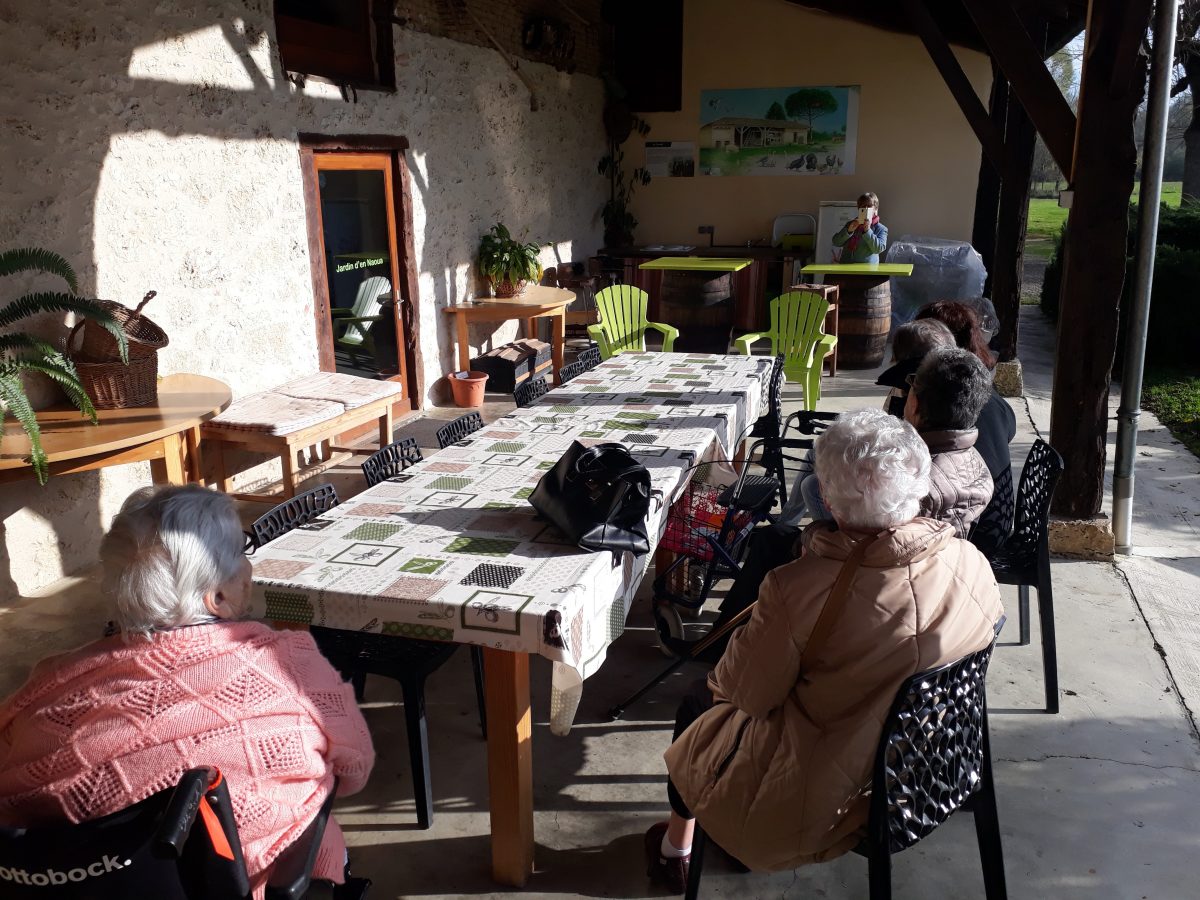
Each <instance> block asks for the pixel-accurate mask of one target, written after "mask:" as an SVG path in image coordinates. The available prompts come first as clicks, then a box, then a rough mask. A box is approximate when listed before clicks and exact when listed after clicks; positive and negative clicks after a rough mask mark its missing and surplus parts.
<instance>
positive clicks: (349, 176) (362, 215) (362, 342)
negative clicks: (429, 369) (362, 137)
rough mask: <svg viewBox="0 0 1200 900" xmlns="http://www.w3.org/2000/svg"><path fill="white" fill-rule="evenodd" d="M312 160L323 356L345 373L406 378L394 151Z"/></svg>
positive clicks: (330, 155) (324, 155)
mask: <svg viewBox="0 0 1200 900" xmlns="http://www.w3.org/2000/svg"><path fill="white" fill-rule="evenodd" d="M314 161H315V165H316V169H317V173H316V174H317V189H318V195H319V198H320V216H321V242H322V248H323V252H324V256H325V259H324V263H325V279H326V286H327V289H328V300H329V303H328V317H329V322H328V325H329V328H328V330H327V332H326V333H327V338H326V340H327V341H328V342H330V343H331V344H332V347H323V348H322V358H323V359H325V360H326V361H328V360H329V358H330V357H331V356H332V359H333V363H334V367H335V368H336V370H337V371H338V372H342V373H345V374H348V375H358V376H361V377H363V378H388V379H398V380H401V381H403V378H401V377H400V376H401V375H402V373H403V372H404V371H405V367H404V357H403V353H404V349H403V348H404V341H403V334H402V333H401V328H402V326H401V323H400V320H399V317H398V316H397V314H396V303H397V299H398V293H397V290H396V286H397V283H398V280H399V270H398V258H397V253H396V227H395V208H394V198H393V193H392V160H391V157H390V156H389V155H388V154H368V153H321V154H316V155H315V156H314ZM330 351H332V352H331V353H330ZM405 393H406V394H407V393H408V392H407V391H406V392H405Z"/></svg>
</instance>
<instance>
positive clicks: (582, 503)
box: [529, 441, 662, 556]
mask: <svg viewBox="0 0 1200 900" xmlns="http://www.w3.org/2000/svg"><path fill="white" fill-rule="evenodd" d="M652 501H657V502H659V503H661V502H662V492H661V491H655V490H653V489H652V488H651V486H650V473H649V472H648V471H646V467H645V466H643V465H642V464H641V463H639V462H638V461H637V460H635V459H634V458H633V456H632V455H631V454H630V453H629V451H628V450H626V449H625V448H624V447H623V446H622V445H620V444H597V445H596V446H594V447H584V446H583V444H581V443H579V442H578V441H574V442H572V444H571V446H570V447H569V448H567V452H566V453H564V454H563V455H562V458H561V459H559V461H558V462H557V463H555V464H554V468H553V469H550V470H549V471H548V472H546V474H545V475H543V476H542V478H541V481H539V482H538V484H537V487H536V488H534V489H533V494H531V495H530V497H529V502H530V504H532V505H533V508H534V509H536V510H537V511H538V514H539V515H540V516H542V517H543V518H544V519H546V520H547V521H549V522H550V524H552V525H553V526H554V527H555V528H557V529H558V530H559V531H561V532H562V533H563V534H564V535H565V536H566V537H567V539H568V540H570V541H572V542H574V543H576V544H578V545H579V546H580V547H582V548H583V549H584V550H611V551H613V552H614V553H619V552H621V551H624V550H628V551H630V552H631V553H635V554H638V555H639V556H640V555H641V554H643V553H646V552H648V551H649V550H650V539H649V538H648V537H647V535H646V517H647V515H648V514H649V512H650V503H651V502H652Z"/></svg>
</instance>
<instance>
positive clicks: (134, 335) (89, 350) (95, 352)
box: [79, 291, 170, 362]
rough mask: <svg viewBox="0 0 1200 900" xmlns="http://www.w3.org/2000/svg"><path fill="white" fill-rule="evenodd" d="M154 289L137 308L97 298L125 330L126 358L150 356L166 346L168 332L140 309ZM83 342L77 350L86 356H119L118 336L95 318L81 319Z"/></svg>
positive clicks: (96, 357) (91, 358)
mask: <svg viewBox="0 0 1200 900" xmlns="http://www.w3.org/2000/svg"><path fill="white" fill-rule="evenodd" d="M157 293H158V292H157V291H148V292H147V293H146V296H145V297H143V298H142V302H141V303H139V304H138V305H137V308H136V309H130V308H129V307H128V306H124V305H122V304H120V303H117V302H116V301H114V300H97V301H96V302H97V303H98V304H100V305H101V306H103V307H104V308H105V309H106V310H108V311H109V312H110V313H112V316H113V318H114V319H116V320H117V323H118V324H119V325H120V326H121V329H122V330H123V331H124V332H125V339H126V340H127V341H128V342H129V359H130V361H132V360H134V359H135V358H137V357H144V356H153V355H154V354H155V353H157V352H158V351H159V350H161V349H162V348H163V347H165V346H167V343H168V342H169V340H170V339H169V338H168V337H167V333H166V332H165V331H163V330H162V329H161V328H159V327H158V326H157V325H155V324H154V323H153V322H151V321H150V320H149V319H148V318H146V317H145V316H143V315H142V309H144V308H145V306H146V304H147V303H149V302H150V301H151V300H153V299H154V297H155V296H156V295H157ZM83 321H84V326H83V346H82V347H80V348H79V352H80V353H81V354H82V355H83V356H85V357H87V358H88V359H89V360H92V361H95V362H101V361H104V360H118V361H119V360H120V359H121V350H120V348H119V347H118V346H117V340H116V338H114V337H113V336H112V335H111V334H109V333H108V332H107V331H106V330H105V329H104V328H103V327H102V326H101V325H100V324H99V323H98V322H94V321H92V320H90V319H84V320H83Z"/></svg>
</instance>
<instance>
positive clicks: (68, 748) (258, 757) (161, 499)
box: [0, 486, 375, 897]
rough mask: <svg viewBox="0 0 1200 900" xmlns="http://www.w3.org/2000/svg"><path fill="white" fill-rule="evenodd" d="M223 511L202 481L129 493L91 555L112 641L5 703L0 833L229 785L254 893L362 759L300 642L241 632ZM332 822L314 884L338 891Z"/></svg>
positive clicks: (237, 542)
mask: <svg viewBox="0 0 1200 900" xmlns="http://www.w3.org/2000/svg"><path fill="white" fill-rule="evenodd" d="M242 547H243V534H242V531H241V526H240V524H239V522H238V517H237V514H236V512H235V511H234V508H233V502H232V501H231V500H230V499H229V498H228V497H226V496H225V495H224V494H218V493H215V492H213V491H209V490H205V489H204V488H201V487H198V486H187V487H170V488H165V489H161V490H155V489H153V488H147V489H145V490H142V491H138V492H136V493H135V494H133V495H132V496H131V497H130V498H129V499H128V500H127V501H126V502H125V505H124V506H123V507H122V509H121V512H120V514H119V515H118V516H117V517H116V519H115V520H114V521H113V525H112V529H111V531H110V532H109V533H108V534H107V535H106V536H105V538H104V542H103V544H102V547H101V558H102V561H103V566H104V575H105V579H104V580H105V584H104V589H105V591H106V592H107V593H108V595H109V597H111V599H112V602H113V603H114V605H115V609H116V621H117V623H118V624H119V626H120V630H121V633H120V634H119V635H114V636H112V637H107V638H104V639H103V640H99V641H96V642H95V643H92V644H89V645H87V646H85V647H83V648H81V649H79V650H76V651H74V652H71V653H67V654H65V655H62V656H56V657H52V658H50V659H46V660H43V661H42V662H41V663H39V664H38V666H37V667H36V668H35V669H34V671H33V673H32V675H31V676H30V678H29V681H28V682H27V683H26V684H25V686H24V687H22V688H21V689H20V690H19V691H18V692H17V693H16V694H15V695H13V696H12V697H9V698H8V699H7V700H5V701H4V702H3V703H2V704H0V823H3V824H6V825H36V824H44V823H51V822H55V821H62V820H64V819H65V820H67V821H70V822H83V821H87V820H90V819H95V818H99V817H101V816H104V815H107V814H109V813H113V812H116V811H118V810H120V809H124V808H125V807H127V806H130V805H132V804H134V803H137V802H139V801H141V800H143V799H145V798H146V797H149V796H150V795H151V794H154V793H157V792H158V791H161V790H163V789H165V788H168V787H171V786H173V785H174V784H175V783H176V782H177V781H178V779H179V776H180V775H181V774H182V773H183V772H184V771H185V770H186V769H189V768H192V767H195V766H201V765H207V766H215V767H217V768H219V769H220V770H221V772H222V773H223V774H224V776H225V778H226V781H227V783H228V785H229V792H230V795H231V797H232V799H233V809H234V816H235V818H236V820H237V826H238V832H239V835H240V838H241V842H242V846H243V849H244V851H245V859H246V868H247V869H248V871H249V874H250V878H251V883H252V886H253V887H254V888H255V896H257V897H261V896H262V893H263V891H264V890H265V885H266V882H267V879H268V877H269V875H270V869H271V865H272V863H273V862H274V860H275V859H276V857H278V856H279V854H280V853H281V852H282V851H283V850H284V849H286V848H287V846H288V845H289V844H290V843H292V842H293V841H294V840H295V839H296V838H297V837H299V836H300V834H301V833H302V832H303V831H304V829H305V828H307V827H308V825H309V823H310V822H311V821H312V820H313V818H314V817H315V816H316V814H317V811H318V810H319V809H320V807H321V804H322V803H323V802H324V800H325V798H326V797H327V796H328V795H329V791H330V790H331V789H332V787H333V781H334V778H335V777H336V778H337V779H339V783H338V792H339V793H340V794H352V793H354V792H355V791H358V790H360V789H361V788H362V787H363V785H364V783H365V782H366V780H367V776H368V775H369V774H370V771H371V766H372V764H373V763H374V758H375V754H374V750H373V749H372V747H371V737H370V734H369V733H368V732H367V726H366V723H365V722H364V721H363V717H362V714H361V713H360V712H359V711H358V707H357V706H356V705H355V703H354V694H353V691H352V689H351V687H350V686H349V685H348V684H345V683H344V682H343V681H342V679H341V678H340V677H339V676H338V674H337V673H336V672H335V671H334V670H333V668H332V667H331V666H330V665H329V663H327V662H326V661H325V659H324V658H323V657H322V656H321V655H320V653H319V652H318V651H317V648H316V645H315V644H314V643H313V639H312V637H311V636H310V635H308V634H307V633H306V632H299V631H274V630H272V629H271V628H270V627H268V626H267V625H264V624H262V623H260V622H248V621H239V620H240V619H241V618H242V617H243V616H244V614H245V612H246V609H247V605H248V602H249V595H250V562H249V560H248V559H246V557H245V556H244V555H243V553H242ZM345 858H346V845H345V841H344V839H343V837H342V833H341V830H340V829H339V828H338V827H337V823H336V822H334V821H333V820H332V819H331V820H330V822H329V826H328V828H327V830H326V832H325V837H324V840H323V842H322V844H321V847H320V849H319V852H318V858H317V864H316V867H315V870H314V874H315V876H316V877H317V878H323V879H327V880H329V881H333V882H335V883H341V882H342V880H343V873H344V870H345Z"/></svg>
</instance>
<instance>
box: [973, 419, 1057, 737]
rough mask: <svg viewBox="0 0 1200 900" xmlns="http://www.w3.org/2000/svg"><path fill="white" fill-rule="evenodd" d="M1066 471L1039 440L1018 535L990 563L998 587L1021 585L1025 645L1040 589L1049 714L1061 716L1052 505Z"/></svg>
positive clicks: (1020, 493) (1025, 471)
mask: <svg viewBox="0 0 1200 900" xmlns="http://www.w3.org/2000/svg"><path fill="white" fill-rule="evenodd" d="M1062 471H1063V459H1062V457H1061V456H1059V455H1058V451H1057V450H1055V449H1054V448H1053V447H1051V446H1050V445H1049V444H1047V443H1046V442H1045V441H1043V440H1042V439H1041V438H1039V439H1038V440H1036V441H1034V442H1033V447H1031V448H1030V450H1029V456H1028V457H1026V459H1025V465H1024V467H1023V468H1022V469H1021V482H1020V486H1019V487H1018V488H1017V501H1016V515H1015V517H1014V520H1013V532H1012V535H1011V536H1010V537H1009V538H1008V540H1007V541H1005V543H1004V546H1003V547H1001V549H1000V552H999V553H997V554H996V555H995V557H994V558H993V559H991V560H990V562H991V564H992V572H993V574H995V576H996V580H997V581H998V582H1000V583H1001V584H1014V585H1016V586H1017V598H1018V607H1017V608H1018V624H1019V630H1020V641H1021V644H1022V645H1026V644H1028V643H1029V589H1030V588H1031V587H1035V588H1037V593H1038V620H1039V621H1040V623H1041V628H1042V667H1043V669H1044V670H1045V678H1046V712H1049V713H1056V712H1058V650H1057V643H1056V640H1055V636H1054V588H1053V585H1052V584H1051V579H1050V539H1049V520H1050V501H1051V500H1052V499H1053V498H1054V488H1055V486H1056V485H1057V484H1058V478H1059V476H1060V475H1062Z"/></svg>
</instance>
